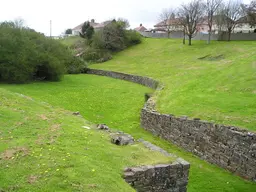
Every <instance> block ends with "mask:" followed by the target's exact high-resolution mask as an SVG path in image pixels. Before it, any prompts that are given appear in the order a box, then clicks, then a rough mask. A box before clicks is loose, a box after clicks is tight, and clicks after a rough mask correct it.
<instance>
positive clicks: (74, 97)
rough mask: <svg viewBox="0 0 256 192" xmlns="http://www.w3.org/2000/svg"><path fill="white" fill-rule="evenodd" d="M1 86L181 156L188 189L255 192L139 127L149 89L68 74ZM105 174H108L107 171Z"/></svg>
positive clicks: (254, 187) (251, 185) (193, 191)
mask: <svg viewBox="0 0 256 192" xmlns="http://www.w3.org/2000/svg"><path fill="white" fill-rule="evenodd" d="M102 85H104V86H102ZM0 87H3V88H6V89H8V90H11V91H15V92H19V93H23V94H26V95H30V96H32V97H33V98H36V99H38V100H43V101H47V102H49V103H51V104H52V105H56V106H61V107H64V108H65V109H68V110H72V111H80V112H81V114H82V115H83V116H84V117H86V119H88V120H90V121H92V122H94V123H99V122H101V123H106V124H107V125H109V126H111V127H114V128H117V129H119V130H123V131H125V132H127V133H131V134H132V135H133V136H135V137H136V138H141V137H142V138H144V139H145V140H149V141H151V142H152V143H155V144H157V145H159V146H160V147H162V148H164V149H166V150H168V151H169V152H171V153H175V154H177V155H178V156H181V157H182V158H184V159H185V160H187V161H189V162H190V163H191V172H190V182H189V190H188V191H189V192H197V191H200V192H224V191H225V192H243V191H246V192H254V191H255V190H256V184H254V183H251V182H248V181H244V180H242V179H241V178H239V177H237V176H234V175H232V174H231V173H229V172H227V171H225V170H223V169H220V168H218V167H216V166H214V165H210V164H209V163H206V162H204V161H202V160H200V159H199V158H197V157H195V156H193V155H191V154H190V153H186V152H184V151H183V150H181V149H179V148H177V147H175V146H173V145H171V144H170V143H168V142H166V141H163V140H161V139H159V138H156V137H154V136H152V135H151V134H150V133H148V132H146V131H144V130H143V129H142V128H140V125H139V112H140V109H141V107H142V106H143V103H144V93H145V92H150V91H152V90H150V89H148V88H145V87H143V86H140V85H137V84H133V83H129V82H125V81H120V80H115V79H111V78H106V77H100V76H93V75H69V76H66V77H65V79H64V80H63V81H62V82H56V83H34V84H29V85H0ZM111 163H112V162H111ZM105 176H106V177H107V178H110V177H111V176H108V175H107V174H105ZM83 178H85V177H83ZM84 180H85V181H86V179H84ZM109 181H113V180H112V179H110V180H109ZM106 191H109V190H106ZM113 191H121V190H113Z"/></svg>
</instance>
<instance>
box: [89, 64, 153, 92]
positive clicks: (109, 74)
mask: <svg viewBox="0 0 256 192" xmlns="http://www.w3.org/2000/svg"><path fill="white" fill-rule="evenodd" d="M86 73H87V74H94V75H101V76H107V77H112V78H115V79H122V80H126V81H131V82H133V83H138V84H141V85H144V86H146V87H150V88H152V89H156V88H157V86H158V82H157V81H156V80H154V79H151V78H148V77H141V76H137V75H129V74H125V73H119V72H113V71H104V70H99V69H88V70H87V72H86Z"/></svg>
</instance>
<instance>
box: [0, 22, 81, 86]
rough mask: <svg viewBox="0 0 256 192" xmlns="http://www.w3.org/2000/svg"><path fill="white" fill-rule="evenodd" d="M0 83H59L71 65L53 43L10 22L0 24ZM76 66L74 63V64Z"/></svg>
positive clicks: (68, 57) (64, 52) (69, 58)
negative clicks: (47, 81)
mask: <svg viewBox="0 0 256 192" xmlns="http://www.w3.org/2000/svg"><path fill="white" fill-rule="evenodd" d="M0 37H1V38H0V81H3V82H10V83H25V82H29V81H33V80H49V81H57V80H60V79H61V77H62V76H63V74H64V73H65V72H66V71H67V69H68V71H71V70H70V68H71V66H77V67H78V68H80V67H81V66H82V64H81V63H79V64H78V63H76V64H75V65H74V58H73V56H72V54H71V53H70V51H69V50H68V49H67V48H66V47H65V46H64V45H62V44H61V43H59V42H58V41H56V40H53V39H50V38H47V37H45V36H44V35H43V34H40V33H37V32H35V31H34V30H32V29H29V28H22V27H17V26H15V24H14V23H12V22H5V23H0ZM76 62H77V61H76Z"/></svg>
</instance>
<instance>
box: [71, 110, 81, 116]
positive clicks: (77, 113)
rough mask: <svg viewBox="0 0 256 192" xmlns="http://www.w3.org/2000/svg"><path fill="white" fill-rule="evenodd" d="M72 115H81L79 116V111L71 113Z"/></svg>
mask: <svg viewBox="0 0 256 192" xmlns="http://www.w3.org/2000/svg"><path fill="white" fill-rule="evenodd" d="M73 115H76V116H78V115H81V114H80V112H79V111H77V112H74V113H73Z"/></svg>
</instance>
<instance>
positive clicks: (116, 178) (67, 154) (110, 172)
mask: <svg viewBox="0 0 256 192" xmlns="http://www.w3.org/2000/svg"><path fill="white" fill-rule="evenodd" d="M71 114H72V113H71V112H69V111H65V110H63V109H61V108H53V107H52V106H50V105H48V104H46V103H42V102H38V101H34V100H32V99H31V98H29V97H24V96H22V95H19V94H14V93H10V92H8V91H6V90H4V89H1V88H0V122H1V123H0V157H1V158H0V191H133V189H132V188H131V187H130V186H129V185H128V184H126V183H125V181H124V180H123V179H122V178H121V174H122V169H123V168H124V167H126V166H127V165H139V164H155V163H157V162H167V161H170V159H167V158H166V157H164V156H163V155H160V154H159V153H156V152H153V154H154V155H152V151H149V150H147V149H145V148H144V147H142V145H141V144H136V145H134V146H126V147H118V146H116V145H113V144H111V143H110V138H109V135H108V134H106V133H104V132H100V131H96V130H92V129H91V130H87V129H84V128H82V126H85V125H87V126H88V122H86V121H85V120H84V119H83V118H80V117H75V116H72V115H71Z"/></svg>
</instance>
